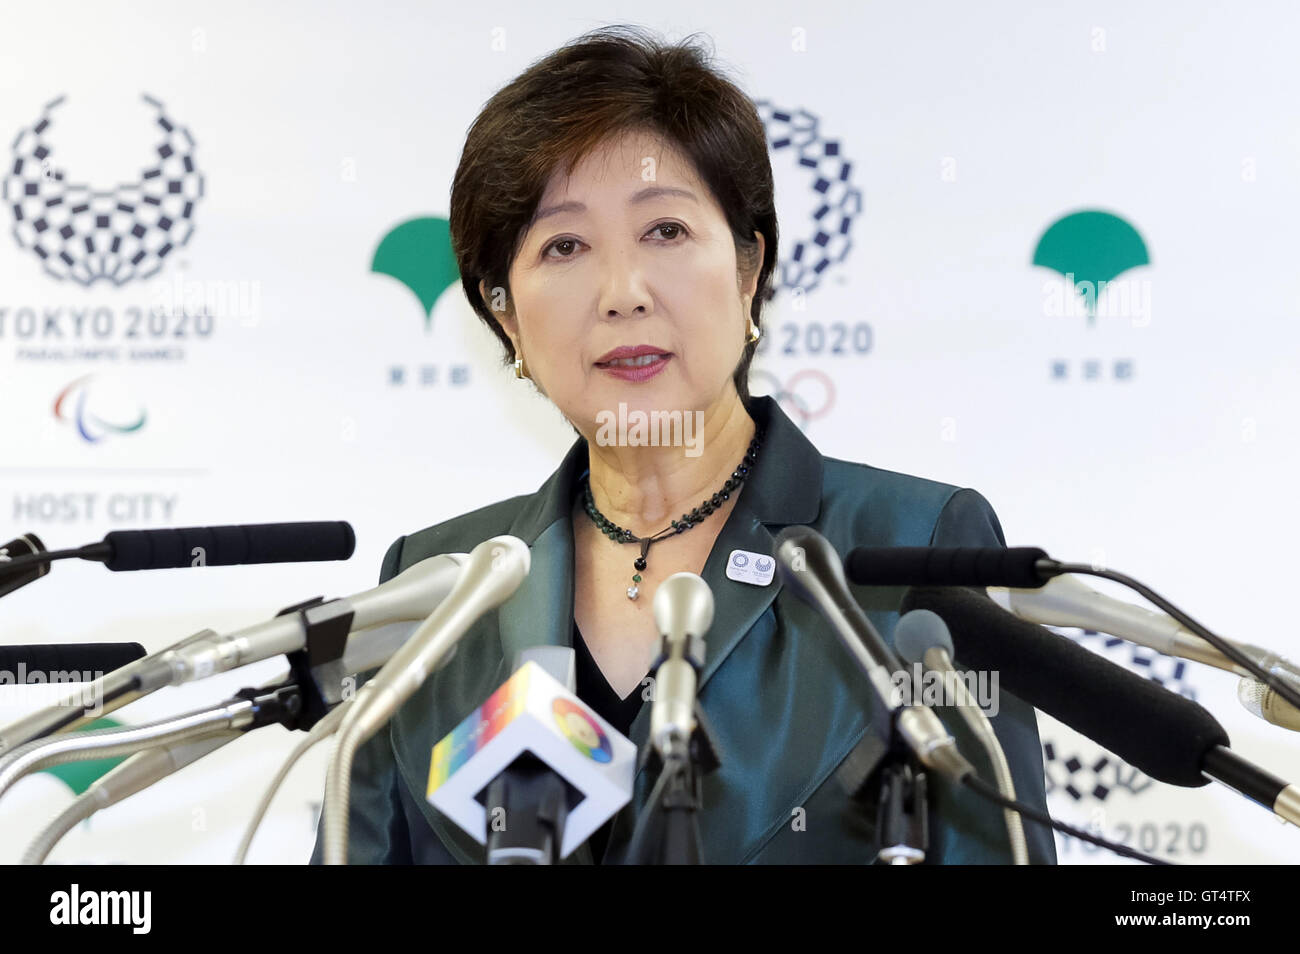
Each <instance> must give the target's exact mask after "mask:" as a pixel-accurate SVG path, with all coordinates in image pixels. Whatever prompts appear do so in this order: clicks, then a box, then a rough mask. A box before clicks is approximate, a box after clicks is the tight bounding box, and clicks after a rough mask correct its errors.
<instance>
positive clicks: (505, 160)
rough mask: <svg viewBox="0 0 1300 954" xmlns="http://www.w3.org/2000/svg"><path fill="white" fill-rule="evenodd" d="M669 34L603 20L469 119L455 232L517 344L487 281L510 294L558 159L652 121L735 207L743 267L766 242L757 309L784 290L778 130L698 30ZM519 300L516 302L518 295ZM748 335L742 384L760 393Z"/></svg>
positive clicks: (578, 157)
mask: <svg viewBox="0 0 1300 954" xmlns="http://www.w3.org/2000/svg"><path fill="white" fill-rule="evenodd" d="M698 35H699V34H692V35H691V36H689V37H687V38H686V39H685V40H683V41H682V42H680V43H677V44H669V43H665V42H663V41H661V40H659V39H657V38H656V37H654V36H653V35H652V34H651V33H649V32H647V31H645V30H643V29H641V28H639V27H631V26H613V27H602V28H600V29H597V30H593V31H591V32H589V33H586V34H583V35H582V36H580V37H578V38H576V39H574V40H572V41H570V42H569V43H567V44H565V45H564V46H563V47H561V48H560V49H558V50H556V51H555V52H553V53H551V54H549V55H548V56H546V57H544V58H543V59H541V60H538V61H537V62H535V63H534V64H532V65H531V66H530V67H528V69H527V70H525V71H524V72H523V73H521V74H520V75H519V76H518V77H516V78H515V79H514V80H513V81H512V82H511V83H510V84H509V85H507V86H505V87H504V88H502V89H501V90H500V91H498V92H497V93H496V94H495V95H494V96H493V97H492V98H491V99H490V100H488V102H487V103H486V104H485V105H484V107H483V109H482V111H481V112H480V113H479V115H478V118H477V119H475V120H474V123H473V125H471V126H470V129H469V133H468V135H467V136H466V139H465V148H464V151H463V152H462V153H461V157H460V164H459V166H457V168H456V176H455V179H454V180H453V182H452V187H451V244H452V249H453V251H454V252H455V254H456V263H457V266H458V267H459V269H460V280H461V284H462V285H463V286H464V289H465V296H466V297H467V298H468V299H469V301H470V304H471V305H472V306H473V307H474V311H475V313H477V314H478V316H479V318H481V319H482V320H483V321H484V322H486V323H487V325H488V327H489V328H491V329H492V331H493V333H494V334H495V335H496V336H497V337H498V338H499V339H500V340H501V343H502V344H503V345H504V346H505V354H506V358H505V360H506V363H510V362H512V361H514V358H515V354H514V346H513V345H512V344H511V341H510V338H509V336H508V335H506V333H505V331H504V330H502V328H501V327H500V325H499V324H498V323H497V321H496V320H495V319H494V317H493V315H492V312H491V310H490V308H489V307H488V304H487V302H485V301H484V300H483V297H482V293H481V291H480V288H479V283H480V282H482V283H483V285H484V286H486V287H487V288H488V289H494V288H504V289H505V291H506V294H507V296H509V294H510V285H509V271H510V263H511V262H512V261H513V260H514V257H515V255H516V253H517V252H518V250H519V244H520V242H521V241H522V240H523V237H524V233H525V232H526V231H527V229H528V226H529V224H530V223H531V221H532V218H533V215H534V214H535V213H536V211H537V207H538V204H539V203H540V202H541V199H542V194H543V192H544V191H545V189H546V184H547V181H548V180H549V178H550V176H551V173H552V172H553V170H555V169H556V168H559V167H563V168H564V170H565V172H566V174H569V173H572V171H573V169H574V167H575V166H577V165H578V163H579V162H581V161H582V159H583V157H584V156H586V155H587V154H588V153H589V152H591V151H592V150H593V149H594V148H595V147H597V146H598V145H600V144H601V143H603V142H605V141H606V140H607V139H608V138H610V137H611V136H613V135H618V134H623V133H630V132H639V131H644V132H648V133H650V134H652V135H656V136H658V137H659V138H662V139H664V140H665V141H667V142H668V143H670V144H671V145H672V146H673V147H674V148H675V149H677V150H679V151H680V152H681V153H682V154H683V155H684V156H686V157H687V158H688V159H689V160H690V161H691V162H692V163H693V164H694V167H695V172H696V174H697V175H698V176H699V177H700V178H701V180H702V181H703V182H704V183H705V185H707V186H708V188H709V189H710V190H711V192H712V193H713V197H714V198H715V199H716V200H717V202H718V205H720V206H721V208H722V211H723V213H724V214H725V215H726V218H727V224H728V226H729V227H730V228H731V233H732V238H733V240H734V242H735V245H736V261H737V266H738V269H737V270H738V274H743V275H748V274H752V272H753V269H754V267H755V266H756V265H759V263H758V261H757V252H758V242H757V241H755V240H754V237H753V236H754V233H755V232H758V233H760V234H761V235H762V236H763V240H764V245H765V248H764V252H763V261H762V263H761V268H760V270H759V273H758V284H757V287H756V293H755V295H754V300H753V302H752V303H751V305H750V317H751V318H753V320H754V324H756V325H758V326H759V327H760V328H761V327H762V323H761V321H760V318H761V315H762V310H763V304H764V303H765V302H766V301H768V300H770V299H771V297H772V295H773V288H772V273H773V271H774V270H775V267H776V255H777V225H776V203H775V195H774V187H773V183H772V163H771V160H770V158H769V155H768V150H767V133H766V130H765V129H764V127H763V121H762V119H760V118H759V115H758V110H757V109H756V108H755V106H754V103H753V101H752V100H751V99H750V98H749V97H748V96H746V95H745V93H743V92H742V91H741V90H740V89H739V87H737V86H736V85H735V84H734V83H733V82H732V81H731V80H729V79H728V78H727V77H726V76H725V75H723V74H722V72H720V71H719V70H718V69H717V68H715V67H714V66H713V65H712V62H711V55H710V54H707V53H706V52H705V51H704V50H703V49H701V48H699V47H697V46H696V45H694V44H693V43H692V42H691V41H692V40H693V39H694V38H695V37H696V36H698ZM511 307H513V306H511ZM755 347H756V345H755V344H754V343H750V344H748V345H746V347H745V351H744V355H743V356H742V357H741V360H740V363H739V364H738V365H737V367H736V373H735V375H734V380H735V384H736V391H737V392H738V393H739V394H740V397H741V399H742V400H746V401H747V400H748V398H749V387H748V381H749V365H750V362H751V361H752V360H753V358H754V349H755Z"/></svg>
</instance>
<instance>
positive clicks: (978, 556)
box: [844, 547, 1048, 588]
mask: <svg viewBox="0 0 1300 954" xmlns="http://www.w3.org/2000/svg"><path fill="white" fill-rule="evenodd" d="M1046 559H1048V556H1047V554H1046V553H1045V552H1044V551H1042V550H1040V549H1039V548H1038V547H857V548H855V549H854V550H852V551H851V552H850V553H849V555H848V558H847V559H846V560H845V561H844V571H845V572H846V573H847V574H848V577H849V580H851V581H852V582H853V583H856V584H857V585H858V586H1014V587H1018V588H1031V587H1037V586H1042V585H1043V584H1044V583H1045V582H1047V579H1046V577H1044V575H1043V574H1042V573H1040V572H1039V570H1038V569H1037V568H1036V567H1035V563H1036V562H1037V561H1039V560H1046Z"/></svg>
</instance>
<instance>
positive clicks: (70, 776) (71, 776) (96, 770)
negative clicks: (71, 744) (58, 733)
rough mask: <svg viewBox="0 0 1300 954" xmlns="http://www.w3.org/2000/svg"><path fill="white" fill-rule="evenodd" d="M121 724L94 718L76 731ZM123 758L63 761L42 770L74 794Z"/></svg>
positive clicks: (81, 792)
mask: <svg viewBox="0 0 1300 954" xmlns="http://www.w3.org/2000/svg"><path fill="white" fill-rule="evenodd" d="M121 724H122V723H120V722H118V721H116V720H115V719H96V720H95V721H94V722H91V723H89V724H87V725H84V726H82V727H81V728H80V729H78V730H77V731H78V732H90V731H92V730H93V729H115V728H117V727H118V726H120V725H121ZM125 760H126V757H125V756H121V757H118V758H114V759H94V760H92V761H89V762H64V763H63V764H62V765H55V766H54V767H52V768H47V769H44V770H43V771H46V772H49V773H50V774H51V775H53V776H54V777H55V778H57V779H59V781H61V782H63V783H64V784H65V785H67V786H68V788H70V789H72V793H73V794H74V795H81V794H83V793H84V792H85V791H86V789H88V788H90V786H91V785H93V784H95V780H96V779H98V778H99V777H100V776H102V775H107V774H108V773H109V772H110V771H112V770H113V768H114V767H115V766H118V765H120V764H121V763H122V762H124V761H125Z"/></svg>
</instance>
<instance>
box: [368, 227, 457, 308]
mask: <svg viewBox="0 0 1300 954" xmlns="http://www.w3.org/2000/svg"><path fill="white" fill-rule="evenodd" d="M370 270H371V271H372V272H379V273H380V274H381V275H391V276H392V277H393V278H396V279H397V280H398V281H399V282H401V283H402V284H403V285H405V286H406V287H407V288H409V289H410V290H411V292H412V293H413V294H414V295H415V297H416V298H417V299H419V301H420V306H421V307H422V308H423V309H424V330H425V331H428V330H429V328H430V327H431V326H432V324H433V306H434V305H435V304H436V303H437V301H438V297H439V296H440V295H441V294H442V293H443V292H444V291H446V290H447V288H448V287H450V286H451V285H454V284H455V283H456V282H458V281H460V270H459V269H458V268H457V267H456V256H455V254H454V253H453V252H452V250H451V227H450V224H449V223H448V222H447V220H446V219H441V218H436V217H433V216H426V217H423V218H418V219H408V220H407V221H405V222H403V223H401V224H400V225H397V226H395V227H394V228H392V229H391V230H390V231H389V232H388V234H387V235H385V236H384V237H383V238H382V239H380V241H379V247H378V248H376V249H375V256H374V259H373V260H372V261H371V263H370Z"/></svg>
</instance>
